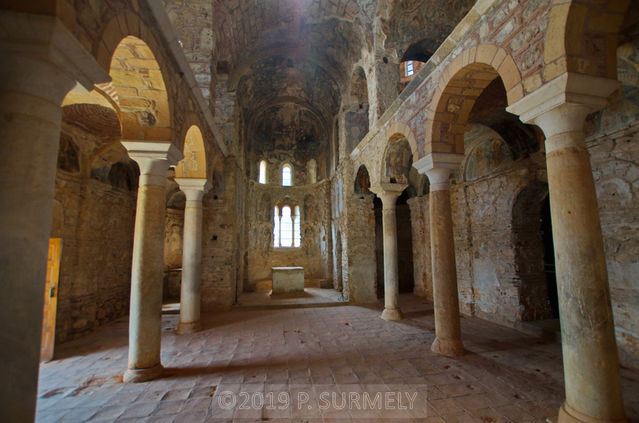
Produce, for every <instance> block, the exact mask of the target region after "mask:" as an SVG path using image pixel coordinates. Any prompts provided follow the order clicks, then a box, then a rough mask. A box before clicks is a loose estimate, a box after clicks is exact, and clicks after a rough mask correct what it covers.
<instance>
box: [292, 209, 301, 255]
mask: <svg viewBox="0 0 639 423" xmlns="http://www.w3.org/2000/svg"><path fill="white" fill-rule="evenodd" d="M293 217H294V218H293V247H299V246H300V241H301V240H302V234H301V232H300V206H295V215H294V216H293Z"/></svg>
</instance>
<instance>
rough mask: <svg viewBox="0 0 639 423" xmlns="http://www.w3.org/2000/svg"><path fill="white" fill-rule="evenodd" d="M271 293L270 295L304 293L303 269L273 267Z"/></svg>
mask: <svg viewBox="0 0 639 423" xmlns="http://www.w3.org/2000/svg"><path fill="white" fill-rule="evenodd" d="M272 271H273V291H272V292H271V295H277V294H291V293H296V292H297V293H302V292H304V268H303V267H273V268H272Z"/></svg>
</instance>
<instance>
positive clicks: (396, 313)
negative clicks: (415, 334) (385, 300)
mask: <svg viewBox="0 0 639 423" xmlns="http://www.w3.org/2000/svg"><path fill="white" fill-rule="evenodd" d="M382 319H384V320H390V321H392V322H398V321H400V320H402V312H401V310H400V309H398V308H385V309H384V311H382Z"/></svg>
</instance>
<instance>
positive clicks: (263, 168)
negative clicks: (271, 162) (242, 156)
mask: <svg viewBox="0 0 639 423" xmlns="http://www.w3.org/2000/svg"><path fill="white" fill-rule="evenodd" d="M257 181H258V182H259V183H260V184H265V183H266V160H262V161H261V162H260V173H259V177H258V179H257Z"/></svg>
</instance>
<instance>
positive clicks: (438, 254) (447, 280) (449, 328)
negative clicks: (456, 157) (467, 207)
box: [426, 163, 464, 356]
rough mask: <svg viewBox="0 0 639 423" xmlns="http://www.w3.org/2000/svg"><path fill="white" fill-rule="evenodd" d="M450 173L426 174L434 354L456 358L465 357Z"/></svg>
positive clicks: (437, 169) (448, 170) (433, 171)
mask: <svg viewBox="0 0 639 423" xmlns="http://www.w3.org/2000/svg"><path fill="white" fill-rule="evenodd" d="M455 164H457V163H455ZM434 166H437V164H434ZM451 172H452V169H451V168H450V167H432V168H430V169H429V170H427V171H426V174H427V175H428V179H429V181H430V194H429V199H428V203H429V213H430V217H429V219H430V222H431V223H430V246H431V260H432V272H433V273H432V274H433V303H434V307H435V335H436V338H435V341H434V342H433V345H432V346H431V350H432V351H433V352H436V353H438V354H443V355H453V356H455V355H460V354H463V352H464V347H463V344H462V341H461V326H460V320H459V296H458V293H457V268H456V263H455V243H454V236H453V220H452V211H451V205H450V190H449V187H450V182H449V178H450V174H451Z"/></svg>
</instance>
